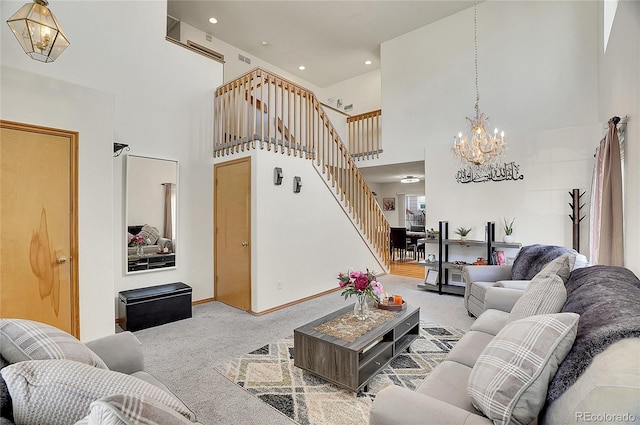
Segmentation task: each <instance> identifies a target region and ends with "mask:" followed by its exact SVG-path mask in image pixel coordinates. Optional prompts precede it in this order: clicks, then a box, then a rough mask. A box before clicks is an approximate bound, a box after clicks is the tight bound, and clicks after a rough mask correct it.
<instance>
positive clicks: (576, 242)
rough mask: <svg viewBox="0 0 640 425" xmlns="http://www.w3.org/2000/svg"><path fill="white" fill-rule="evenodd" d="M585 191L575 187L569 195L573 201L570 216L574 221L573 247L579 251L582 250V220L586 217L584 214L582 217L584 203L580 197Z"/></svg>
mask: <svg viewBox="0 0 640 425" xmlns="http://www.w3.org/2000/svg"><path fill="white" fill-rule="evenodd" d="M585 193H586V192H582V193H580V189H573V191H572V192H569V196H571V202H569V206H570V207H571V214H569V218H570V219H571V221H572V223H573V249H575V250H576V251H578V252H580V222H581V221H582V219H584V218H585V216H584V215H583V216H582V217H580V214H581V212H580V210H581V209H582V207H584V204H582V205H580V198H582V196H583V195H584V194H585Z"/></svg>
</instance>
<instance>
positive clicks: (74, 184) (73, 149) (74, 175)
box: [0, 120, 80, 339]
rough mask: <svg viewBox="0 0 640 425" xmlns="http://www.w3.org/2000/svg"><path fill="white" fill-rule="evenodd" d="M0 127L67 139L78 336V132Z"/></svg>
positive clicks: (77, 329)
mask: <svg viewBox="0 0 640 425" xmlns="http://www.w3.org/2000/svg"><path fill="white" fill-rule="evenodd" d="M0 128H5V129H9V130H16V131H21V132H25V133H36V134H44V135H48V136H58V137H63V138H67V139H69V147H70V149H69V156H70V158H69V164H70V167H71V169H70V170H69V176H70V179H71V181H70V182H69V199H70V205H69V212H70V213H71V218H70V225H69V226H70V232H71V234H70V235H69V239H70V244H71V245H70V247H69V253H70V261H71V266H70V274H71V276H70V280H71V282H70V285H71V288H70V289H71V334H72V335H73V336H75V337H76V338H78V339H79V338H80V291H79V286H78V270H79V267H78V265H79V258H78V138H79V135H78V132H77V131H69V130H62V129H58V128H51V127H43V126H39V125H34V124H25V123H19V122H14V121H5V120H0Z"/></svg>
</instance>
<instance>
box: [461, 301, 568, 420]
mask: <svg viewBox="0 0 640 425" xmlns="http://www.w3.org/2000/svg"><path fill="white" fill-rule="evenodd" d="M579 317H580V316H579V315H577V314H575V313H558V314H548V315H541V316H531V317H527V318H524V319H520V320H517V321H515V322H512V323H509V324H507V325H506V326H505V327H504V328H502V330H501V331H500V332H498V335H496V336H495V338H494V339H493V340H492V341H491V342H490V343H489V344H488V345H487V346H486V347H485V349H484V350H483V351H482V353H481V354H480V356H479V357H478V360H477V361H476V363H475V365H474V366H473V370H472V371H471V375H470V376H469V383H468V386H467V393H468V394H469V396H470V397H471V399H472V402H473V405H474V406H475V407H476V409H478V410H480V411H481V412H482V413H484V415H485V416H487V417H488V418H489V419H491V420H492V421H494V423H495V424H497V425H500V424H504V425H506V424H510V423H520V424H528V423H531V421H533V420H534V419H535V418H536V417H537V416H538V414H539V413H540V411H541V410H542V407H543V406H544V402H545V398H546V396H547V388H548V386H549V382H550V381H551V379H552V378H553V376H554V375H555V373H556V371H557V370H558V365H559V364H560V363H561V362H562V360H564V358H565V357H566V356H567V354H568V353H569V351H570V350H571V347H572V346H573V341H574V340H575V337H576V332H577V329H578V319H579Z"/></svg>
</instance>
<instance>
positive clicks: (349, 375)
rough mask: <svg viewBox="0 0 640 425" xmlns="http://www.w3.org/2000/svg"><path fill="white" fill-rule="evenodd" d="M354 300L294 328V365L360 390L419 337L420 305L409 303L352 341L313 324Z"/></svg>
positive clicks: (340, 312)
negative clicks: (337, 336) (413, 305)
mask: <svg viewBox="0 0 640 425" xmlns="http://www.w3.org/2000/svg"><path fill="white" fill-rule="evenodd" d="M349 312H351V313H353V304H352V305H350V306H347V307H344V308H342V309H340V310H338V311H335V312H333V313H331V314H328V315H326V316H324V317H321V318H320V319H317V320H314V321H313V322H310V323H307V324H306V325H304V326H301V327H299V328H297V329H295V330H294V331H293V338H294V350H293V351H294V365H296V366H297V367H299V368H301V369H304V370H306V371H308V372H311V373H313V374H314V375H317V376H319V377H321V378H323V379H325V380H327V381H329V382H332V383H334V384H336V385H339V386H341V387H343V388H346V389H348V390H351V391H353V392H358V391H360V390H362V389H364V390H366V385H367V384H368V382H369V381H370V380H371V379H372V378H373V377H374V376H375V375H376V374H377V373H378V372H380V370H382V369H383V368H384V367H385V366H386V365H387V364H388V363H389V362H390V361H391V360H392V359H393V358H395V357H396V356H397V355H398V354H400V353H401V352H402V351H403V350H406V349H407V348H408V347H409V345H410V344H411V343H412V342H413V341H414V340H415V339H416V338H418V334H419V322H420V308H419V307H411V306H410V305H409V306H407V308H406V310H402V311H398V312H393V316H392V317H391V318H389V319H387V320H385V321H384V322H382V323H381V324H379V325H377V326H376V327H374V328H372V329H371V330H369V331H367V332H366V333H364V334H363V335H361V336H358V337H357V338H355V340H353V341H347V340H344V339H340V338H336V337H334V336H331V335H328V334H326V333H323V332H319V331H317V330H315V329H314V328H316V327H318V326H320V325H322V324H324V323H327V322H330V321H331V320H333V319H335V318H338V317H340V316H342V315H344V314H345V313H349Z"/></svg>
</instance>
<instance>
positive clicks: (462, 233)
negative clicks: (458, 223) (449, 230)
mask: <svg viewBox="0 0 640 425" xmlns="http://www.w3.org/2000/svg"><path fill="white" fill-rule="evenodd" d="M471 229H472V228H471V227H469V228H468V229H466V228H464V227H458V228H457V229H456V231H455V232H454V233H455V234H456V235H460V240H461V241H464V240H467V235H468V234H469V232H471Z"/></svg>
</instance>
